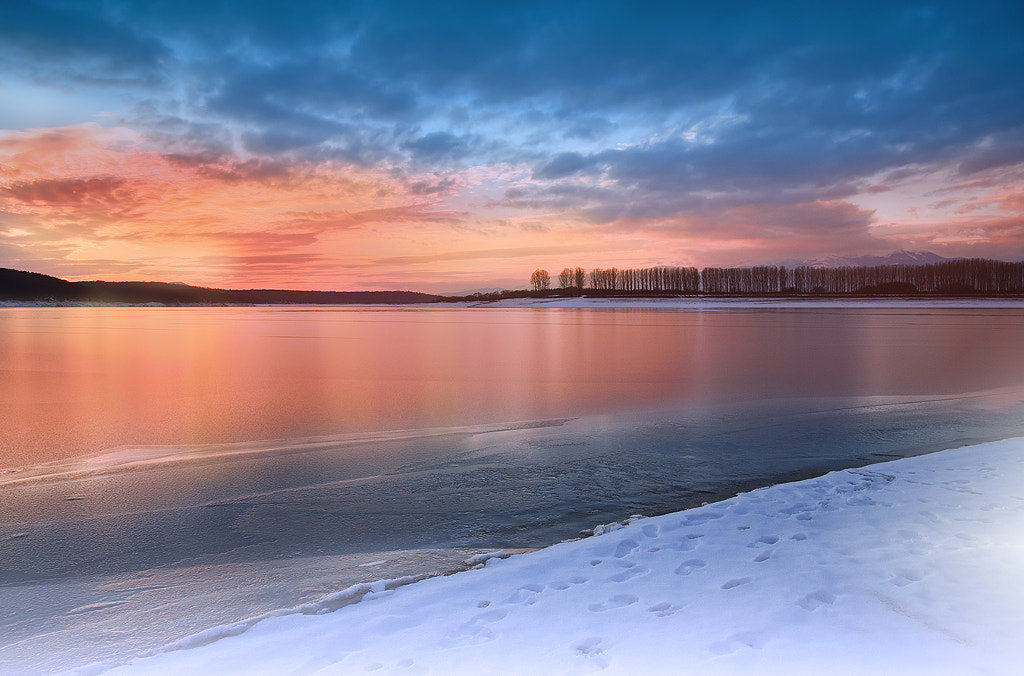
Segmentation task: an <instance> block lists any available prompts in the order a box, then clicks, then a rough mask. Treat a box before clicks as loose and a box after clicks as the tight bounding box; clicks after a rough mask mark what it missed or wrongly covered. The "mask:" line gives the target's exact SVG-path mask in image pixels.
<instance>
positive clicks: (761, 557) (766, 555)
mask: <svg viewBox="0 0 1024 676" xmlns="http://www.w3.org/2000/svg"><path fill="white" fill-rule="evenodd" d="M772 551H773V550H771V549H766V550H765V551H763V552H761V553H760V554H758V555H757V556H755V557H754V563H764V562H765V561H767V560H768V559H770V558H772Z"/></svg>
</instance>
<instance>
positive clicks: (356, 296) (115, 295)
mask: <svg viewBox="0 0 1024 676" xmlns="http://www.w3.org/2000/svg"><path fill="white" fill-rule="evenodd" d="M437 298H438V296H435V295H433V294H428V293H420V292H418V291H296V290H291V289H239V290H235V289H216V288H207V287H201V286H192V285H189V284H182V283H180V282H174V283H167V282H104V281H88V282H69V281H67V280H64V279H61V278H59V277H52V276H50V275H44V274H41V273H38V272H26V271H23V270H14V269H11V268H0V301H15V302H78V303H123V304H129V305H148V304H151V303H158V304H162V305H404V304H407V303H430V302H433V301H435V300H437Z"/></svg>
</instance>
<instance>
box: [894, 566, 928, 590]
mask: <svg viewBox="0 0 1024 676" xmlns="http://www.w3.org/2000/svg"><path fill="white" fill-rule="evenodd" d="M923 579H924V574H923V573H921V572H920V571H917V570H914V569H912V568H899V569H897V570H895V571H893V572H892V577H891V578H890V579H889V581H890V582H892V583H893V584H894V585H896V586H897V587H906V586H907V585H908V584H913V583H915V582H920V581H921V580H923Z"/></svg>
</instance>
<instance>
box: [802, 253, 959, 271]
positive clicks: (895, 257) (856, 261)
mask: <svg viewBox="0 0 1024 676" xmlns="http://www.w3.org/2000/svg"><path fill="white" fill-rule="evenodd" d="M950 260H956V259H953V258H946V257H944V256H940V255H939V254H935V253H932V252H931V251H894V252H893V253H891V254H889V255H888V256H828V257H827V258H817V259H814V260H809V261H803V262H802V263H801V265H807V266H809V267H812V268H842V267H851V268H859V267H873V266H876V265H934V264H936V263H942V262H943V261H950Z"/></svg>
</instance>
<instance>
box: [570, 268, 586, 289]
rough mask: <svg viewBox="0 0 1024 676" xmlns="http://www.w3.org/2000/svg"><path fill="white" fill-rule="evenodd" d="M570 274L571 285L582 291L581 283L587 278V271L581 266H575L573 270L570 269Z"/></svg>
mask: <svg viewBox="0 0 1024 676" xmlns="http://www.w3.org/2000/svg"><path fill="white" fill-rule="evenodd" d="M572 276H573V286H575V287H576V288H577V289H579V290H580V292H582V291H583V283H584V282H585V281H586V280H587V271H586V270H584V269H583V268H576V269H575V270H573V271H572Z"/></svg>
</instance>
